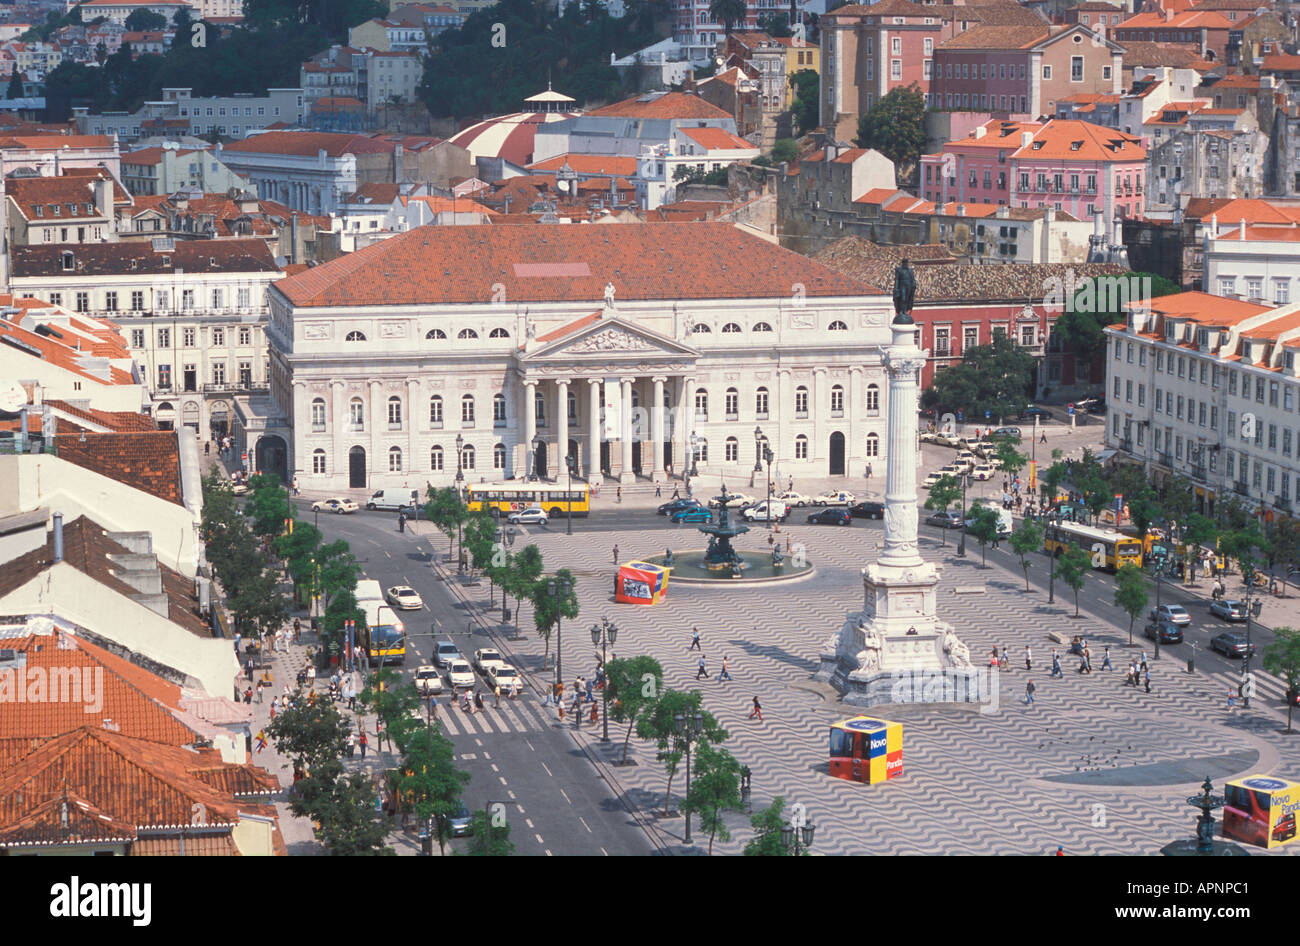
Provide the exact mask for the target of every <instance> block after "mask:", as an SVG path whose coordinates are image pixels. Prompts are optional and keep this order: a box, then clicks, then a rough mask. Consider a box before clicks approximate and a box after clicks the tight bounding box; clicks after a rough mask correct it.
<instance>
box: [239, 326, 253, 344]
mask: <svg viewBox="0 0 1300 946" xmlns="http://www.w3.org/2000/svg"><path fill="white" fill-rule="evenodd" d="M239 344H240V345H241V346H244V347H247V346H249V345H251V344H253V330H252V329H251V328H248V327H247V326H241V327H240V329H239Z"/></svg>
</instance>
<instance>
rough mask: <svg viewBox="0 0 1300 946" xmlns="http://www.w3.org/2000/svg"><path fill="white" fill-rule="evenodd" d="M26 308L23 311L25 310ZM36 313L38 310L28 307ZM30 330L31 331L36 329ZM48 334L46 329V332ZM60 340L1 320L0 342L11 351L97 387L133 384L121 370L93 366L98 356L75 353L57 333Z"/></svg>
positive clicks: (79, 350) (85, 351) (85, 350)
mask: <svg viewBox="0 0 1300 946" xmlns="http://www.w3.org/2000/svg"><path fill="white" fill-rule="evenodd" d="M26 308H27V307H24V309H26ZM31 308H32V309H37V308H38V307H31ZM53 308H54V310H55V312H60V311H62V310H60V309H59V308H58V307H57V306H56V307H53ZM39 325H48V323H46V322H40V323H38V326H39ZM38 326H33V328H35V327H38ZM47 330H48V329H47ZM54 332H58V334H59V337H56V336H55V335H54V334H53V333H51V334H41V333H39V332H36V331H34V330H28V329H25V328H23V327H22V326H20V325H19V324H18V323H17V322H16V321H12V320H9V319H4V318H0V338H8V339H11V340H12V341H11V342H9V343H7V344H9V345H10V347H11V348H13V349H16V350H18V351H21V352H24V353H25V354H27V355H29V356H31V357H32V358H36V359H39V360H40V361H43V362H45V363H46V364H50V365H53V366H55V367H56V368H62V369H63V370H65V371H71V372H73V373H75V374H77V375H80V376H81V377H82V378H84V379H87V380H90V381H94V382H95V383H96V384H134V383H135V381H134V379H133V378H132V377H131V375H130V374H129V373H128V372H126V371H124V370H122V369H121V368H117V367H113V366H112V365H110V364H106V363H105V362H102V361H100V362H98V363H94V362H93V361H92V359H98V358H100V357H101V356H99V355H97V354H95V353H94V351H93V350H91V349H90V348H86V349H78V348H76V347H75V346H73V345H70V344H68V341H67V339H66V338H64V337H62V336H63V333H62V332H61V331H60V330H59V329H57V328H56V329H54Z"/></svg>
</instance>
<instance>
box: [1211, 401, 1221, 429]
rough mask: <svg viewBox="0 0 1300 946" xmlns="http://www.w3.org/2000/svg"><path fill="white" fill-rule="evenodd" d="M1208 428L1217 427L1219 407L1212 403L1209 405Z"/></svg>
mask: <svg viewBox="0 0 1300 946" xmlns="http://www.w3.org/2000/svg"><path fill="white" fill-rule="evenodd" d="M1210 429H1211V430H1218V429H1219V409H1218V408H1217V407H1215V406H1214V405H1213V404H1211V405H1210Z"/></svg>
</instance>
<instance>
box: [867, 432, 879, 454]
mask: <svg viewBox="0 0 1300 946" xmlns="http://www.w3.org/2000/svg"><path fill="white" fill-rule="evenodd" d="M867 456H869V457H878V456H880V438H879V437H878V436H876V435H875V434H867Z"/></svg>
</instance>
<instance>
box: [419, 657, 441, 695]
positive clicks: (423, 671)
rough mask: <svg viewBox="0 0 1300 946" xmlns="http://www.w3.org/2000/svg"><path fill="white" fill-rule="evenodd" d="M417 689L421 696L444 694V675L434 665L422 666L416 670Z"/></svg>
mask: <svg viewBox="0 0 1300 946" xmlns="http://www.w3.org/2000/svg"><path fill="white" fill-rule="evenodd" d="M415 689H416V691H417V692H418V693H419V694H420V695H421V696H430V695H432V694H435V693H441V692H442V675H441V674H440V673H438V668H437V667H435V666H434V665H433V664H421V665H420V666H418V667H416V668H415Z"/></svg>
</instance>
